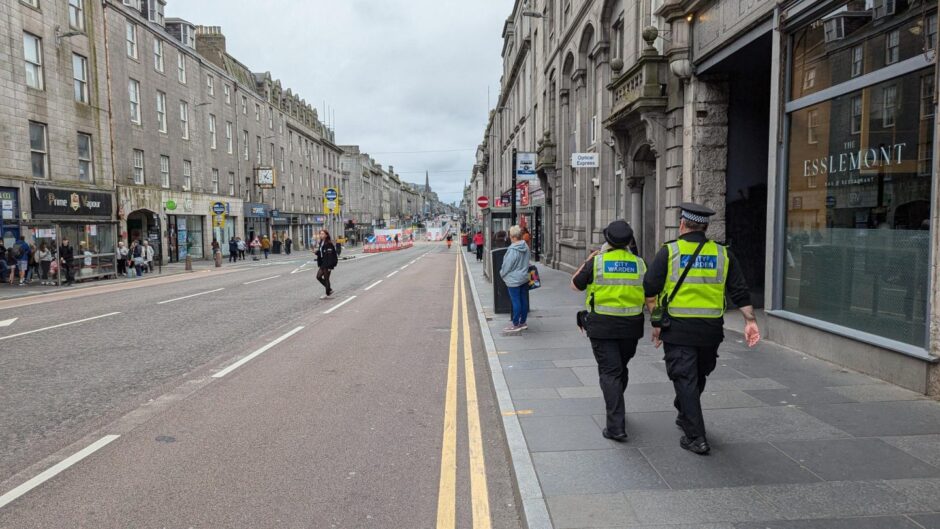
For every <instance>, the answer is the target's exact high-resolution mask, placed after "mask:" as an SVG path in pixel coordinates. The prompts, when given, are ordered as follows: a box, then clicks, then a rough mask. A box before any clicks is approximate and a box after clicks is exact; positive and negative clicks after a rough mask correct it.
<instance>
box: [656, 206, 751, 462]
mask: <svg viewBox="0 0 940 529" xmlns="http://www.w3.org/2000/svg"><path fill="white" fill-rule="evenodd" d="M679 209H680V220H679V238H678V239H677V240H675V241H669V242H667V243H666V244H664V245H663V247H662V248H661V249H660V250H659V252H657V253H656V256H655V258H654V259H653V262H652V264H651V265H650V267H649V271H648V272H647V274H646V277H645V278H644V280H643V288H644V290H645V295H646V305H647V307H648V308H649V309H650V314H651V316H650V321H651V323H652V324H653V334H652V336H653V345H655V346H656V347H659V346H660V345H661V344H664V349H665V360H666V373H667V374H668V375H669V379H670V380H672V383H673V386H674V388H675V392H676V398H675V400H674V402H673V404H674V406H675V407H676V410H677V411H678V416H677V418H676V425H677V426H678V427H679V428H680V429H682V433H683V435H682V437H681V439H680V440H679V445H680V446H681V447H682V448H684V449H686V450H689V451H691V452H693V453H696V454H699V455H705V454H708V452H709V451H710V450H711V448H710V447H709V445H708V438H707V436H706V432H705V420H704V417H703V416H702V403H701V397H702V392H704V391H705V383H706V379H707V377H708V375H710V374H711V373H712V371H714V370H715V365H716V363H717V361H718V346H719V344H721V342H722V341H723V340H724V331H723V329H724V318H723V317H724V313H725V296H726V295H727V297H728V298H729V299H731V302H732V303H734V304H735V306H737V307H739V310H740V311H741V314H742V315H743V316H744V321H745V323H744V338H745V340H746V342H747V344H748V346H749V347H754V346H755V345H757V342H759V341H760V330H759V329H758V327H757V319H756V318H755V316H754V307H752V306H751V296H750V292H749V291H748V287H747V282H746V280H745V278H744V272H743V270H742V268H741V265H740V264H739V263H738V261H737V259H736V258H735V257H734V255H733V254H732V253H731V252H730V251H728V249H727V248H725V247H724V246H722V245H720V244H718V243H716V242H715V241H711V240H709V239H708V237H707V236H706V235H705V230H706V229H707V228H708V223H709V220H710V217H711V216H712V215H714V214H715V212H714V211H713V210H711V209H709V208H707V207H705V206H701V205H699V204H693V203H691V202H685V203H682V204H680V205H679Z"/></svg>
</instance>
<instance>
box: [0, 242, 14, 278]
mask: <svg viewBox="0 0 940 529" xmlns="http://www.w3.org/2000/svg"><path fill="white" fill-rule="evenodd" d="M7 254H8V252H7V247H6V244H5V243H4V242H3V239H0V283H6V282H7V281H9V280H10V276H11V275H12V274H13V271H12V270H11V268H10V265H9V264H7Z"/></svg>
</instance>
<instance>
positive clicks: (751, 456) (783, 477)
mask: <svg viewBox="0 0 940 529" xmlns="http://www.w3.org/2000/svg"><path fill="white" fill-rule="evenodd" d="M640 451H641V452H642V454H643V455H644V456H646V458H647V459H648V460H649V462H650V464H651V465H652V466H653V467H654V468H655V469H656V470H657V472H659V474H660V475H661V476H662V477H663V479H665V480H666V483H668V484H669V486H670V487H671V488H673V489H707V488H715V487H745V486H751V485H772V484H789V483H814V482H819V481H821V479H820V478H819V477H817V476H816V475H814V474H813V473H812V472H810V471H808V470H807V469H806V468H804V467H802V466H801V465H800V464H799V463H797V462H795V461H794V460H793V459H791V458H789V457H787V456H786V455H785V454H783V453H781V452H780V451H779V450H777V449H776V448H774V446H773V445H771V444H770V443H736V444H727V445H717V446H715V447H714V448H713V449H712V452H711V454H709V456H708V457H690V455H691V454H689V453H688V452H687V451H685V450H683V449H682V448H680V447H679V446H678V445H677V444H673V445H667V446H651V447H644V448H640Z"/></svg>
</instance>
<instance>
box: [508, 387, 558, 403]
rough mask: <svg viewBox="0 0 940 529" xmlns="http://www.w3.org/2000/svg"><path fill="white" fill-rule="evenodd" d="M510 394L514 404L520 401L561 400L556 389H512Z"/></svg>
mask: <svg viewBox="0 0 940 529" xmlns="http://www.w3.org/2000/svg"><path fill="white" fill-rule="evenodd" d="M509 394H510V395H511V396H512V400H513V402H516V401H519V400H541V399H560V398H561V395H559V394H558V392H557V391H555V388H531V389H511V390H509Z"/></svg>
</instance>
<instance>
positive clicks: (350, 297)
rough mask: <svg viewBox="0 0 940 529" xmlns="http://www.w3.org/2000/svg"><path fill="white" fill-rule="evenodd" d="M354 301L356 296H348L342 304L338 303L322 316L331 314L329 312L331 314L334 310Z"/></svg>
mask: <svg viewBox="0 0 940 529" xmlns="http://www.w3.org/2000/svg"><path fill="white" fill-rule="evenodd" d="M354 299H356V296H349V297H348V298H346V300H344V301H343V302H342V303H340V304H339V305H337V306H335V307H333V308H332V309H330V310H328V311H326V312H324V313H323V314H329V313H331V312H333V311H334V310H336V309H338V308H340V307H342V306H343V305H345V304H347V303H349V302H350V301H352V300H354Z"/></svg>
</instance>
